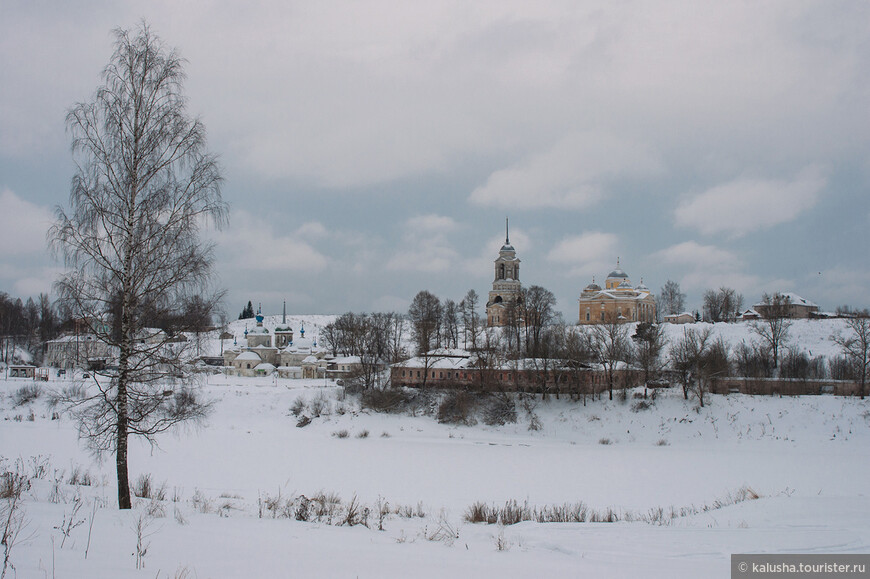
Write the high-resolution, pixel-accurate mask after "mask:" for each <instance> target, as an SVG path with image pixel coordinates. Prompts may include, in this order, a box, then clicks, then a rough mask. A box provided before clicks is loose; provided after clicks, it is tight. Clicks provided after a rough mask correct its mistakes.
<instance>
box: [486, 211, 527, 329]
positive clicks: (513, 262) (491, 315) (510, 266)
mask: <svg viewBox="0 0 870 579" xmlns="http://www.w3.org/2000/svg"><path fill="white" fill-rule="evenodd" d="M504 232H505V234H504V245H502V246H501V249H500V250H499V252H498V257H497V258H496V260H495V279H493V282H492V290H491V291H490V292H489V300H488V301H487V302H486V325H487V326H488V327H493V326H504V325H507V323H508V321H509V317H510V315H511V314H512V310H513V307H512V306H514V305H516V303H517V300H518V299H519V297H520V291H521V290H522V284H520V260H519V259H518V258H517V250H516V249H514V246H513V245H511V240H510V228H509V222H508V219H507V218H505V220H504Z"/></svg>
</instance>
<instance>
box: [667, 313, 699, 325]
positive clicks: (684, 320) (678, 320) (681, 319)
mask: <svg viewBox="0 0 870 579" xmlns="http://www.w3.org/2000/svg"><path fill="white" fill-rule="evenodd" d="M662 321H664V322H665V323H666V324H693V323H695V316H694V315H693V314H692V312H683V313H681V314H669V315H667V316H665V317H664V318H662Z"/></svg>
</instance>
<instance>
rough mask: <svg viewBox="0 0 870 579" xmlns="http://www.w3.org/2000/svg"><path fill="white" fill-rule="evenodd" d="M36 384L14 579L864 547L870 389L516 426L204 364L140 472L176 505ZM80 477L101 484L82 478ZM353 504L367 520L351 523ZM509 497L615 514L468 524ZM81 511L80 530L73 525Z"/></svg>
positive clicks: (617, 572) (429, 572)
mask: <svg viewBox="0 0 870 579" xmlns="http://www.w3.org/2000/svg"><path fill="white" fill-rule="evenodd" d="M52 378H54V377H52ZM26 384H32V382H28V381H19V380H12V379H10V380H7V381H5V382H4V381H0V391H2V394H3V395H2V397H0V418H2V420H0V456H2V457H3V467H4V469H5V470H14V469H15V468H16V463H17V465H18V467H19V468H20V469H22V470H23V471H24V472H25V473H29V474H30V475H31V476H32V475H39V476H40V477H36V478H33V480H32V484H31V487H30V489H29V490H27V491H26V492H25V493H24V503H23V509H24V512H25V516H26V520H27V526H26V528H25V530H24V531H23V532H22V534H21V535H20V537H19V541H18V543H17V544H16V545H15V546H14V549H13V551H12V553H11V561H12V563H13V564H14V566H15V569H14V570H10V571H9V574H8V576H9V577H16V576H17V577H65V578H78V577H82V578H84V577H88V578H94V577H96V578H115V577H150V578H153V577H196V578H207V577H211V578H220V577H530V576H541V577H577V576H589V577H692V578H695V577H714V576H715V577H727V576H729V569H730V555H731V554H732V553H747V552H754V553H758V552H762V553H765V552H767V553H790V552H794V553H867V552H870V497H868V493H867V488H868V487H867V481H868V480H870V460H868V459H870V453H868V448H870V401H861V400H858V399H844V398H834V397H828V396H825V397H802V398H762V397H751V396H742V395H731V396H727V397H726V396H711V397H710V403H709V406H708V407H705V408H697V404H696V402H695V401H693V400H689V401H684V400H683V399H682V393H681V391H680V390H679V389H674V390H671V391H665V392H663V393H662V394H660V395H659V396H658V398H657V399H656V400H655V402H654V403H653V404H652V405H651V406H650V407H649V408H646V409H643V408H638V407H637V400H634V399H631V398H630V399H629V400H627V401H625V402H621V401H613V402H608V401H606V400H602V401H594V402H588V404H587V405H586V406H583V404H582V403H580V402H571V401H567V400H554V399H550V400H548V401H546V402H541V401H538V402H537V404H536V405H533V407H530V408H529V409H525V408H523V407H522V406H521V405H520V406H518V422H517V423H516V424H509V425H506V426H502V427H489V426H485V425H483V424H482V423H480V424H477V425H474V426H447V425H442V424H439V423H437V422H436V421H435V420H434V418H432V417H431V416H416V417H412V416H407V415H383V414H374V413H370V412H367V411H360V409H359V407H358V405H357V403H356V402H355V401H354V400H352V399H350V398H348V399H347V400H339V399H338V397H339V394H340V393H339V389H338V388H336V387H335V386H333V385H331V383H330V384H326V383H324V382H323V381H322V380H317V381H316V380H283V379H278V380H276V379H274V378H237V377H224V376H210V377H209V378H208V380H207V383H206V384H204V387H203V394H204V395H205V396H207V397H210V398H212V399H213V400H214V402H215V406H214V412H213V414H212V415H211V417H210V419H209V422H208V424H207V425H206V426H205V427H203V428H200V429H197V430H187V431H182V432H179V433H175V434H170V435H166V436H164V437H163V438H162V439H161V440H160V447H159V448H156V447H155V448H151V447H149V446H148V445H147V444H142V443H140V442H134V443H133V445H132V450H131V455H130V474H131V480H133V481H135V480H136V479H137V478H138V477H139V476H140V475H143V474H148V475H150V477H151V481H152V486H154V487H160V486H162V485H163V484H164V482H165V492H164V497H163V499H162V500H158V499H153V500H149V499H135V508H134V509H133V510H132V511H131V512H119V511H118V510H117V507H116V492H117V491H116V487H115V482H114V462H113V461H112V459H111V458H109V459H107V460H106V461H105V462H103V463H102V464H100V463H97V462H95V461H94V460H93V459H92V457H91V456H90V455H89V454H88V452H87V451H86V450H84V449H83V447H82V445H81V444H80V443H79V441H78V440H77V436H76V429H75V425H74V424H73V423H72V422H71V421H70V420H69V419H68V418H67V417H65V416H63V415H61V416H59V417H57V418H56V419H52V418H53V417H52V413H53V410H52V409H50V408H49V407H48V406H47V405H46V400H47V396H45V395H43V396H41V397H40V398H38V399H36V400H35V401H32V402H29V403H26V404H24V405H20V406H15V405H14V401H13V398H12V396H11V394H13V393H14V392H15V391H17V390H18V389H19V388H20V387H21V386H23V385H26ZM63 385H64V383H62V382H57V381H55V380H52V382H49V383H48V385H47V386H45V385H44V386H43V387H44V388H49V387H55V388H56V387H62V386H63ZM300 397H302V398H303V402H305V403H306V405H307V410H306V411H308V410H310V408H311V404H312V401H314V400H315V399H319V400H320V402H321V403H323V404H324V406H325V409H324V412H323V413H322V415H321V416H320V417H318V418H314V419H313V420H312V422H311V423H310V424H309V425H308V426H306V427H304V428H297V427H296V423H297V418H296V416H294V415H293V414H292V413H291V411H290V409H291V407H292V406H293V405H294V403H296V401H297V400H298V399H299V398H300ZM324 399H325V403H324V402H323V401H324ZM529 410H531V412H533V413H534V414H535V415H536V416H537V418H538V420H539V422H540V424H541V428H540V430H538V431H530V430H529V429H528V426H529V423H530V419H531V417H530V414H529ZM345 431H346V433H347V436H346V437H342V434H343V433H344V432H345ZM366 433H367V434H366ZM76 471H77V474H78V477H77V478H78V479H82V478H84V477H83V474H85V473H87V475H89V476H88V478H90V481H89V482H91V484H90V485H80V484H78V485H77V484H70V483H71V482H80V480H79V481H74V480H73V479H74V478H75V477H73V473H74V472H76ZM747 489H751V491H748V490H747ZM753 493H757V495H759V498H757V499H753V498H752V497H753V496H754V494H753ZM318 495H325V496H329V495H335V496H336V497H337V499H333V500H334V501H335V500H340V501H341V503H340V505H339V506H338V507H337V508H336V510H335V514H334V516H333V520H332V521H331V523H332V524H330V521H329V520H328V516H326V515H324V516H322V517H320V520H309V521H307V522H303V521H298V520H296V517H295V516H294V513H295V512H296V509H297V507H298V505H299V504H300V502H301V501H302V499H301V497H302V496H305V497H307V498H309V499H311V498H314V497H316V496H318ZM76 496H79V497H81V502H82V507H81V508H80V510H79V511H78V513H77V514H76V515H75V517H72V518H71V515H72V512H73V509H74V507H75V504H76V503H75V497H76ZM354 497H355V498H356V502H357V503H358V504H360V505H361V507H360V517H359V518H362V516H363V511H362V509H363V508H368V509H369V514H368V517H367V523H368V527H366V526H364V525H361V524H359V525H354V526H348V525H339V524H338V523H340V522H341V521H340V519H342V518H343V517H345V516H346V513H347V507H348V506H349V505H350V504H351V501H352V500H354ZM742 499H745V500H742ZM514 500H515V501H517V503H518V504H519V505H523V504H527V505H528V506H529V507H530V508H536V507H537V508H542V507H547V506H552V505H561V504H563V503H571V504H573V505H576V504H577V503H579V502H581V501H582V502H583V503H584V504H585V505H586V506H587V507H588V509H589V511H590V512H592V511H594V512H597V513H599V514H601V513H606V512H607V510H608V509H610V510H612V512H614V513H616V515H617V516H618V517H619V519H621V520H620V521H618V522H611V523H607V522H584V523H538V522H531V521H527V522H521V523H519V524H515V525H506V526H500V525H497V524H485V523H470V522H467V521H465V514H466V512H467V511H468V509H469V507H470V506H471V505H472V504H474V503H476V502H478V501H482V502H484V503H486V504H487V505H490V506H494V507H499V508H500V507H502V506H504V504H505V502H506V501H514ZM333 504H335V503H334V502H333ZM379 504H380V505H382V506H383V505H385V504H386V505H388V507H387V508H385V509H384V510H385V511H389V512H388V513H386V514H385V515H384V516H383V520H382V526H383V529H384V530H383V531H381V530H378V526H379V520H378V519H379V516H378V511H379V507H378V505H379ZM659 507H661V509H662V510H661V511H658V508H659ZM656 513H659V514H658V515H656ZM662 513H664V514H663V515H662ZM288 515H289V516H288ZM419 515H422V516H419ZM310 518H311V519H314V518H315V517H313V516H312V517H310ZM65 519H66V520H67V521H69V520H73V522H77V521H79V520H82V521H83V523H82V524H80V525H78V526H75V527H74V528H71V529H69V532H68V533H67V534H68V537H64V531H63V527H64V526H65V525H64V521H65ZM625 519H633V520H632V521H626V520H625ZM138 521H141V522H142V524H143V525H144V533H143V535H144V540H143V547H144V546H145V545H147V551H146V552H145V554H144V556H143V557H142V559H141V562H142V563H144V569H139V570H137V569H136V559H137V557H136V551H137V548H136V547H137V532H136V530H135V528H136V524H137V522H138ZM91 523H92V524H91ZM88 541H89V544H88ZM61 543H63V546H61ZM86 550H87V558H85V551H86Z"/></svg>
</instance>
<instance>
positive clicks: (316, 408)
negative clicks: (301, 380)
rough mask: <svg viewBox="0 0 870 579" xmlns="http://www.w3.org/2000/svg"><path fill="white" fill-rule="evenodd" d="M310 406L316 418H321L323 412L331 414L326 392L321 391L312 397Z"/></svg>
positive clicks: (312, 414)
mask: <svg viewBox="0 0 870 579" xmlns="http://www.w3.org/2000/svg"><path fill="white" fill-rule="evenodd" d="M310 407H311V416H313V417H314V418H320V416H321V415H322V414H329V400H328V399H327V398H326V394H324V393H323V392H321V393H320V394H318V395H317V396H315V397H314V398H312V399H311V405H310Z"/></svg>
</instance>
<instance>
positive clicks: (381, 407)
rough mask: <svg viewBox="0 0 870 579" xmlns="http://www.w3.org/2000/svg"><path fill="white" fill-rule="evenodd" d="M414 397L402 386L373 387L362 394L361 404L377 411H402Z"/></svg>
mask: <svg viewBox="0 0 870 579" xmlns="http://www.w3.org/2000/svg"><path fill="white" fill-rule="evenodd" d="M412 399H413V397H412V396H411V395H410V394H408V393H407V392H406V391H405V390H402V389H401V388H383V389H380V388H372V389H371V390H366V391H365V392H363V393H362V395H361V396H360V406H362V407H363V408H368V409H369V410H374V411H375V412H390V413H392V412H402V411H403V410H405V409H406V408H407V406H408V404H409V403H410V402H411V401H412Z"/></svg>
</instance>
